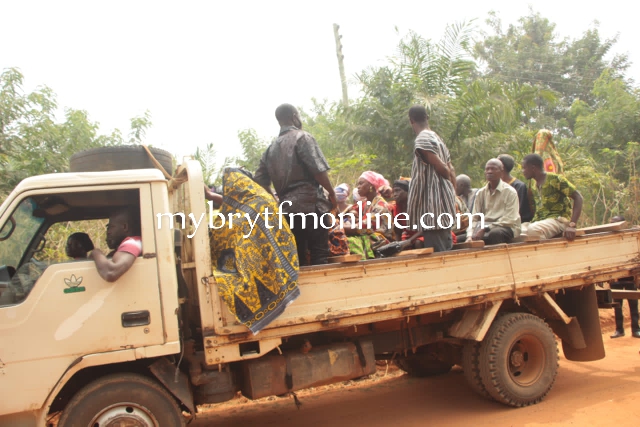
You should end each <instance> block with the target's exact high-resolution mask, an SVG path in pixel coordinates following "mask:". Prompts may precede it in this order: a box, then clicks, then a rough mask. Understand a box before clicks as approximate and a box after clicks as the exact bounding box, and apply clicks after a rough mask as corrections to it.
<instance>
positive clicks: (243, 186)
mask: <svg viewBox="0 0 640 427" xmlns="http://www.w3.org/2000/svg"><path fill="white" fill-rule="evenodd" d="M223 186H224V200H223V203H222V207H221V209H220V214H221V215H222V217H224V218H225V224H224V226H221V225H222V218H221V217H220V216H218V218H217V222H216V223H215V224H214V227H216V228H217V227H220V228H219V229H217V230H215V229H214V230H213V231H212V233H211V262H212V265H213V276H214V277H215V280H216V283H217V285H218V292H219V293H220V296H221V297H222V299H223V300H224V302H225V304H226V305H227V307H228V308H229V311H231V312H232V313H233V314H234V315H235V316H236V318H237V319H238V320H239V321H240V322H242V323H243V324H244V325H245V326H247V328H249V329H250V330H251V332H253V333H254V334H257V333H258V332H260V330H262V329H263V328H264V327H265V326H267V325H268V324H269V323H271V322H272V321H273V320H274V319H275V318H277V317H278V316H279V315H280V314H281V313H282V312H283V311H284V309H285V308H286V306H287V305H289V304H290V303H292V302H293V301H294V300H295V299H296V298H297V297H298V296H300V289H299V288H298V270H299V263H298V253H297V251H296V243H295V239H294V237H293V234H292V233H291V230H290V229H289V226H288V224H287V221H286V217H283V221H282V227H280V224H279V219H278V215H273V214H274V213H277V211H278V205H277V203H276V201H275V200H274V198H273V197H272V196H271V195H270V194H268V193H267V192H266V191H265V190H264V189H263V188H262V187H261V186H260V185H258V184H257V183H255V182H254V181H253V180H252V179H251V178H249V177H248V176H247V175H245V174H244V172H242V171H241V170H240V169H235V168H226V169H225V171H224V175H223ZM267 208H268V212H269V213H270V215H269V216H268V223H265V215H264V212H265V209H267ZM237 214H239V215H240V216H241V218H238V215H237ZM229 215H234V217H233V223H232V224H231V226H230V224H229ZM246 215H248V218H249V219H247V217H246ZM249 221H250V222H249ZM254 221H255V225H254V227H253V231H251V224H253V223H254ZM267 225H268V226H269V227H271V228H268V227H267ZM244 236H248V237H247V238H245V237H244Z"/></svg>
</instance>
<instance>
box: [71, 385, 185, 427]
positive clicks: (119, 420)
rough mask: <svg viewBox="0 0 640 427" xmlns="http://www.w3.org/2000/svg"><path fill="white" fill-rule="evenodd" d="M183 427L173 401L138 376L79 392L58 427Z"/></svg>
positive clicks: (94, 386) (158, 388)
mask: <svg viewBox="0 0 640 427" xmlns="http://www.w3.org/2000/svg"><path fill="white" fill-rule="evenodd" d="M120 425H126V426H136V427H138V426H140V427H161V426H180V427H183V426H185V418H184V416H183V415H182V411H181V410H180V408H179V407H178V404H177V403H176V401H175V399H173V397H172V396H171V395H170V394H169V393H168V392H167V391H166V390H165V389H163V388H162V387H161V386H160V385H159V384H157V383H155V382H153V381H151V380H150V379H148V378H146V377H143V376H141V375H137V374H116V375H109V376H106V377H103V378H100V379H98V380H96V381H94V382H92V383H90V384H89V385H87V386H85V387H84V388H83V389H82V390H80V391H79V392H78V393H77V394H76V395H75V396H74V397H73V398H72V399H71V401H70V402H69V404H68V405H67V407H66V408H65V409H64V411H63V412H62V417H60V422H59V423H58V426H59V427H87V426H91V427H107V426H120Z"/></svg>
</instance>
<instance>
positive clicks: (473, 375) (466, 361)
mask: <svg viewBox="0 0 640 427" xmlns="http://www.w3.org/2000/svg"><path fill="white" fill-rule="evenodd" d="M462 370H463V371H464V377H465V378H466V380H467V382H468V383H469V386H470V387H471V389H472V390H473V391H474V392H476V393H477V394H479V395H480V396H482V397H485V398H487V399H492V398H491V395H490V394H489V392H487V389H486V388H484V384H482V377H481V376H480V343H479V342H477V341H468V342H466V343H465V344H464V347H463V348H462Z"/></svg>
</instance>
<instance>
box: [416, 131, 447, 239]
mask: <svg viewBox="0 0 640 427" xmlns="http://www.w3.org/2000/svg"><path fill="white" fill-rule="evenodd" d="M418 149H421V150H425V151H430V152H432V153H435V154H436V155H437V156H438V157H440V159H441V160H442V161H443V162H444V163H445V164H447V163H448V162H449V161H451V155H450V154H449V149H448V148H447V146H446V145H444V142H442V139H440V137H439V136H438V135H437V134H436V133H435V132H433V131H431V130H423V131H422V132H420V133H419V134H418V136H417V137H416V141H415V146H414V154H415V156H414V158H413V166H412V168H411V177H412V179H411V184H410V185H409V201H408V203H407V212H408V213H409V220H410V222H411V228H412V229H413V230H420V231H424V227H423V226H422V224H421V221H420V217H422V223H424V225H426V226H427V230H439V229H443V228H444V229H448V228H451V226H450V224H449V219H448V218H447V217H446V215H444V216H443V217H442V218H441V223H442V225H443V226H444V227H440V226H438V223H437V219H438V217H439V216H440V215H442V214H449V215H451V216H452V218H453V220H454V222H455V215H456V207H455V203H456V202H455V190H454V188H453V184H452V183H451V181H450V180H449V179H447V178H444V177H442V176H440V175H439V174H438V172H436V168H435V167H433V166H432V165H430V164H426V163H424V162H423V161H422V159H421V158H420V155H419V154H418V153H417V150H418ZM425 213H432V214H433V216H431V215H424V214H425ZM423 215H424V216H423ZM431 227H433V228H431Z"/></svg>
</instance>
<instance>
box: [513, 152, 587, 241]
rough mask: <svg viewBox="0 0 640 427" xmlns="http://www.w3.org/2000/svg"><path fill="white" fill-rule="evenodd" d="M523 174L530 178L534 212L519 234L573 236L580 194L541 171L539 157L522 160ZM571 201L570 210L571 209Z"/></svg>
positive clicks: (568, 184) (574, 234)
mask: <svg viewBox="0 0 640 427" xmlns="http://www.w3.org/2000/svg"><path fill="white" fill-rule="evenodd" d="M522 174H523V175H524V177H525V178H526V179H533V180H534V184H535V185H534V186H533V188H532V191H533V197H534V200H535V203H536V213H535V214H534V216H533V220H532V221H531V222H530V223H524V224H522V234H526V235H527V236H535V237H540V238H542V239H551V238H553V237H556V236H561V235H562V234H564V236H565V237H566V238H567V239H568V240H573V239H575V237H576V222H578V219H579V218H580V214H581V213H582V195H581V194H580V192H579V191H578V190H576V187H575V186H574V185H573V184H572V183H570V182H569V181H568V180H567V178H565V177H564V176H562V175H558V174H556V173H553V172H547V171H545V170H544V163H543V160H542V157H540V156H539V155H538V154H529V155H527V156H525V158H524V159H523V160H522ZM571 200H573V208H572V207H571Z"/></svg>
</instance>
